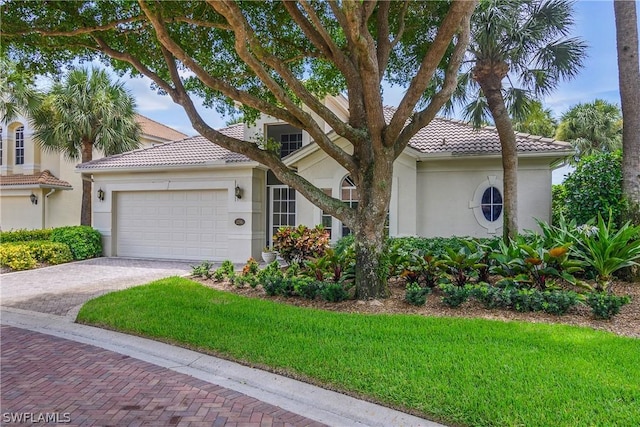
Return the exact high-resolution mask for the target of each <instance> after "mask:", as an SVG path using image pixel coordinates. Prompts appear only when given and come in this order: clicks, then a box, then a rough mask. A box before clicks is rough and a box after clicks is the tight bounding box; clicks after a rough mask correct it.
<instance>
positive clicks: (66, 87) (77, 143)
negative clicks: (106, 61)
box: [30, 68, 140, 225]
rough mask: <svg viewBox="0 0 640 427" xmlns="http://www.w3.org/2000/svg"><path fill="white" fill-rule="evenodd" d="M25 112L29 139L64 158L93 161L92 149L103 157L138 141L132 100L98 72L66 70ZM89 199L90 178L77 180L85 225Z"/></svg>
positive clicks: (116, 152)
mask: <svg viewBox="0 0 640 427" xmlns="http://www.w3.org/2000/svg"><path fill="white" fill-rule="evenodd" d="M30 113H31V118H32V124H33V127H34V134H33V137H34V139H35V141H36V142H37V143H38V144H39V145H40V146H41V147H42V148H43V149H44V150H47V151H52V152H58V153H62V154H64V156H65V157H67V158H68V159H70V160H80V161H82V162H83V163H84V162H88V161H91V160H92V159H93V150H94V149H97V150H99V151H101V152H102V153H103V154H104V155H107V156H109V155H112V154H118V153H122V152H125V151H130V150H133V149H135V148H137V147H138V145H139V137H140V125H139V124H138V122H137V121H136V113H135V101H134V99H133V97H132V96H131V94H130V93H129V92H128V91H127V90H126V89H125V88H124V85H123V83H120V82H117V83H112V82H111V79H110V77H109V75H108V74H107V72H106V71H104V70H99V69H96V68H93V69H91V70H87V69H76V70H72V71H71V72H70V73H69V74H68V75H67V76H66V79H65V80H64V81H56V82H54V84H53V86H52V87H51V90H49V91H48V92H47V93H46V94H45V95H44V98H43V99H42V103H41V104H40V105H39V106H38V107H37V108H35V109H33V110H32V111H31V112H30ZM91 199H92V197H91V181H89V180H83V181H82V209H81V215H80V223H81V224H82V225H91Z"/></svg>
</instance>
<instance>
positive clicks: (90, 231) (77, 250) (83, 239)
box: [51, 225, 102, 260]
mask: <svg viewBox="0 0 640 427" xmlns="http://www.w3.org/2000/svg"><path fill="white" fill-rule="evenodd" d="M51 240H52V241H53V242H58V243H64V244H66V245H67V246H69V248H70V249H71V253H72V254H73V259H75V260H81V259H88V258H94V257H98V256H101V255H102V237H101V235H100V232H99V231H98V230H96V229H94V228H92V227H89V226H86V225H78V226H72V227H60V228H54V229H53V231H52V232H51Z"/></svg>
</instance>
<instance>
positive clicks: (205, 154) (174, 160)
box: [78, 123, 251, 170]
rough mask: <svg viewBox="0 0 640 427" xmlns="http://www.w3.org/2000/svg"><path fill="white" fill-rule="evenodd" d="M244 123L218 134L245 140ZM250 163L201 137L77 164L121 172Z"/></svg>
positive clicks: (244, 158)
mask: <svg viewBox="0 0 640 427" xmlns="http://www.w3.org/2000/svg"><path fill="white" fill-rule="evenodd" d="M243 129H244V124H242V123H239V124H236V125H233V126H229V127H227V128H224V129H220V130H219V132H221V133H223V134H225V135H227V136H231V137H238V135H240V137H242V135H243V133H244V131H243ZM249 161H251V160H250V159H249V158H248V157H246V156H244V155H243V154H238V153H234V152H232V151H229V150H227V149H226V148H222V147H220V146H219V145H216V144H214V143H213V142H211V141H209V140H208V139H206V138H204V137H202V136H192V137H189V138H184V139H181V140H178V141H172V142H166V143H164V144H157V145H153V146H151V147H145V148H140V149H138V150H133V151H128V152H126V153H122V154H116V155H113V156H109V157H104V158H101V159H97V160H92V161H90V162H86V163H82V164H80V165H78V169H80V170H87V169H104V168H108V169H112V168H114V169H118V168H134V167H150V166H181V165H204V164H206V163H210V162H224V163H239V162H249Z"/></svg>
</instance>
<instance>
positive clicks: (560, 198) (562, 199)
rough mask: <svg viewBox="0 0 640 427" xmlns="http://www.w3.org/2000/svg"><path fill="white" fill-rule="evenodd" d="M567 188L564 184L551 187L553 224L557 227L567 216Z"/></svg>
mask: <svg viewBox="0 0 640 427" xmlns="http://www.w3.org/2000/svg"><path fill="white" fill-rule="evenodd" d="M567 211H568V208H567V188H566V187H565V186H564V184H557V185H553V186H551V223H552V224H553V225H557V224H558V223H559V222H560V218H564V217H566V216H567Z"/></svg>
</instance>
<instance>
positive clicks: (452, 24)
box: [385, 0, 477, 144]
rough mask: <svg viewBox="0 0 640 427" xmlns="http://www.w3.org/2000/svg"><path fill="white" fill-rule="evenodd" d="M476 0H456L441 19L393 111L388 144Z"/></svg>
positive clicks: (468, 15) (465, 21)
mask: <svg viewBox="0 0 640 427" xmlns="http://www.w3.org/2000/svg"><path fill="white" fill-rule="evenodd" d="M476 1H477V0H472V1H469V0H456V1H454V2H453V4H452V5H451V7H450V9H449V12H448V13H447V16H446V17H445V19H444V20H443V21H442V24H440V28H439V30H438V34H437V35H436V37H435V39H434V41H433V43H432V44H431V47H430V48H429V51H428V52H427V54H426V55H425V56H424V58H423V59H422V63H421V64H420V68H419V69H418V72H417V73H416V75H415V77H414V78H413V79H412V80H411V84H410V85H409V88H408V89H407V92H406V94H405V96H404V98H403V99H402V101H401V102H400V105H399V106H398V109H397V110H396V112H395V114H394V115H393V118H392V119H391V123H389V126H387V129H386V130H385V140H386V142H387V144H390V141H394V140H395V139H396V137H397V136H398V135H399V134H400V132H401V131H402V129H403V127H404V124H405V122H406V121H407V119H408V118H409V116H410V115H411V114H412V112H413V109H414V108H415V106H416V104H417V103H418V101H419V100H420V97H421V96H422V94H423V93H424V91H425V90H426V88H427V86H428V84H429V81H430V80H431V79H432V78H433V74H434V73H435V70H436V69H437V67H438V64H439V62H440V58H442V57H443V55H444V54H445V52H446V50H447V48H448V47H449V44H450V43H451V40H452V38H453V36H454V34H455V33H456V32H458V30H459V29H460V27H461V25H462V24H464V25H466V26H468V22H469V17H470V16H471V14H472V13H473V9H474V8H475V5H476ZM466 31H468V30H466ZM465 48H466V46H465Z"/></svg>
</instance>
